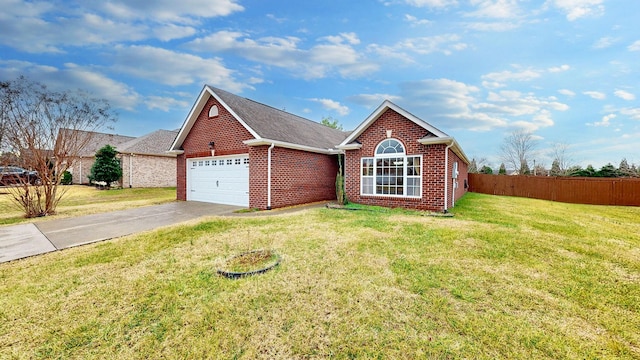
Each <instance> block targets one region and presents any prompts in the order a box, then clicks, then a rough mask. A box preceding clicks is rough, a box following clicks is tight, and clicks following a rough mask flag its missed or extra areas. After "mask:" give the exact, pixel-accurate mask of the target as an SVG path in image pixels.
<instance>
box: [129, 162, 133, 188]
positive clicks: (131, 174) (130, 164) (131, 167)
mask: <svg viewBox="0 0 640 360" xmlns="http://www.w3.org/2000/svg"><path fill="white" fill-rule="evenodd" d="M132 187H133V153H131V154H129V189H131V188H132Z"/></svg>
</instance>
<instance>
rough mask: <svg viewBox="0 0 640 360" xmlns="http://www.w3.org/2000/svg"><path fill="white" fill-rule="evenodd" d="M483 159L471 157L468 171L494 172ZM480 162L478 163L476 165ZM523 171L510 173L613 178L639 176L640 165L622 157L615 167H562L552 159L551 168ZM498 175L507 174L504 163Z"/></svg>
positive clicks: (542, 166) (526, 167)
mask: <svg viewBox="0 0 640 360" xmlns="http://www.w3.org/2000/svg"><path fill="white" fill-rule="evenodd" d="M484 161H485V160H484V159H480V160H479V161H476V159H475V158H474V159H472V160H471V163H470V164H469V173H478V174H494V173H496V172H494V169H492V168H491V167H490V166H488V165H486V164H484ZM478 164H480V165H478ZM523 170H524V172H523V173H522V174H521V173H520V172H519V171H514V172H512V173H510V174H511V175H535V176H581V177H603V178H614V177H640V167H639V166H637V165H636V164H631V165H629V162H628V161H627V159H622V160H621V161H620V165H619V166H618V167H616V166H615V165H613V164H611V163H608V164H607V165H604V166H603V167H601V168H600V169H596V168H594V167H593V166H592V165H587V167H586V168H583V167H582V166H579V165H573V166H571V167H569V168H568V169H564V170H563V169H562V168H561V167H560V164H559V161H558V160H557V159H555V160H553V163H552V164H551V169H545V168H544V165H536V166H535V171H532V170H530V169H529V168H528V166H525V167H523ZM497 174H499V175H507V174H508V173H507V168H506V166H505V164H504V163H502V164H500V168H499V169H498V171H497Z"/></svg>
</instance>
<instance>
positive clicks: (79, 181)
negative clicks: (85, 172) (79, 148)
mask: <svg viewBox="0 0 640 360" xmlns="http://www.w3.org/2000/svg"><path fill="white" fill-rule="evenodd" d="M78 184H80V185H82V156H80V178H79V179H78Z"/></svg>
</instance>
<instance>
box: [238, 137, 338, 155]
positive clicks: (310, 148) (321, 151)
mask: <svg viewBox="0 0 640 360" xmlns="http://www.w3.org/2000/svg"><path fill="white" fill-rule="evenodd" d="M242 143H243V144H245V145H247V146H264V145H274V144H275V145H276V146H278V147H281V148H286V149H293V150H301V151H308V152H313V153H318V154H327V155H336V154H340V153H341V151H340V150H336V149H323V148H317V147H313V146H306V145H299V144H293V143H289V142H286V141H279V140H271V139H263V138H260V139H251V140H245V141H243V142H242Z"/></svg>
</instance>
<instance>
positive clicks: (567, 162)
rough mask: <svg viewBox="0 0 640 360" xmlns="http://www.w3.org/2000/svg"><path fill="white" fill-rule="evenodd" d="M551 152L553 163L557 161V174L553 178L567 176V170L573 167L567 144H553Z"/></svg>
mask: <svg viewBox="0 0 640 360" xmlns="http://www.w3.org/2000/svg"><path fill="white" fill-rule="evenodd" d="M551 149H552V150H553V162H554V163H555V162H556V161H557V166H558V169H557V170H559V172H558V173H557V174H555V175H554V176H569V169H570V168H571V167H572V166H573V162H574V161H573V159H572V158H571V153H570V152H569V144H566V143H562V142H558V143H554V144H553V146H552V148H551Z"/></svg>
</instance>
